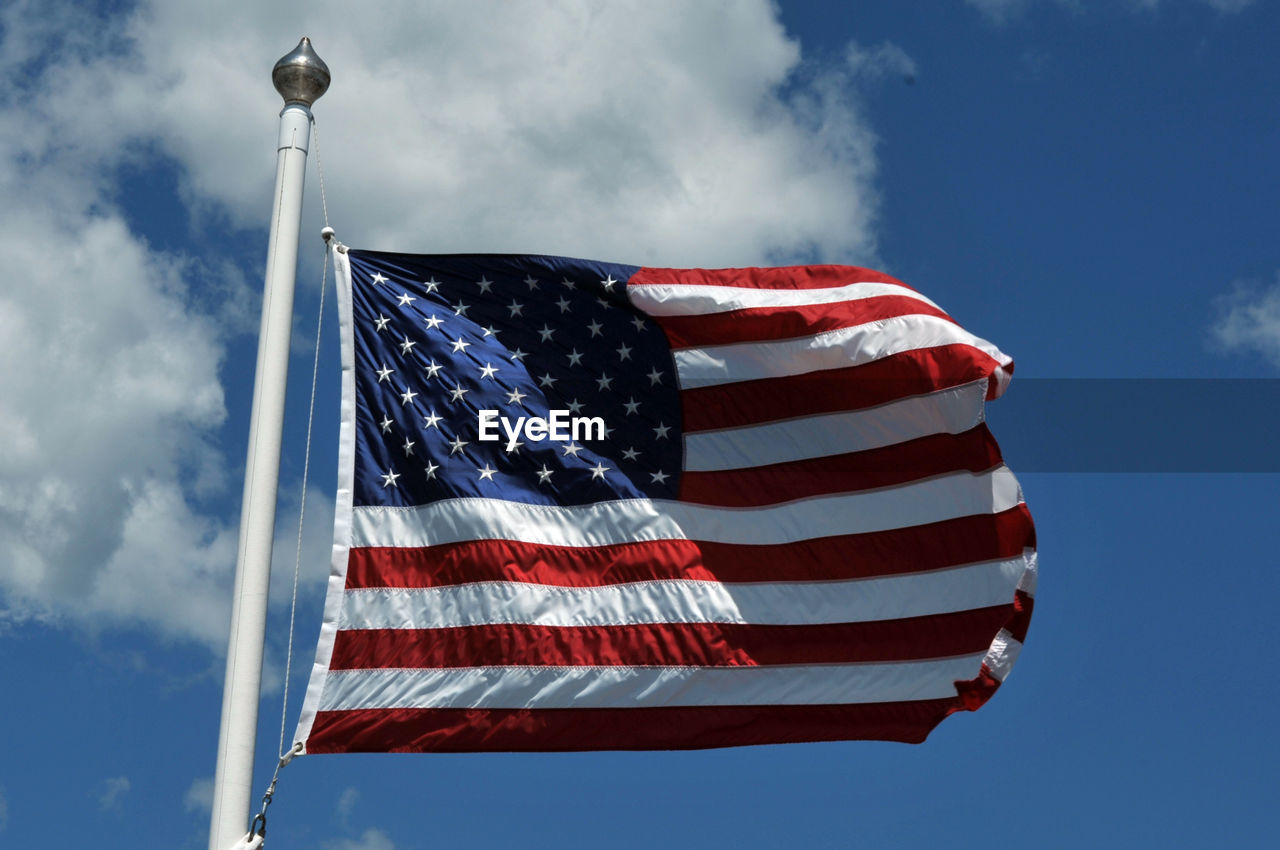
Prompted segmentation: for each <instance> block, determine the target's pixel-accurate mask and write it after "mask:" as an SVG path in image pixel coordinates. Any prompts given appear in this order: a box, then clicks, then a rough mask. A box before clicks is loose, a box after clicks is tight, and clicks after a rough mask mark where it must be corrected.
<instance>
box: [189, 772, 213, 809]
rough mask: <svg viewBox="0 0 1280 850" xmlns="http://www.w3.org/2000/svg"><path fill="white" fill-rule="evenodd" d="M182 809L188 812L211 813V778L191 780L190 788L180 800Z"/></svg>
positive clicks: (204, 777)
mask: <svg viewBox="0 0 1280 850" xmlns="http://www.w3.org/2000/svg"><path fill="white" fill-rule="evenodd" d="M182 807H183V808H184V809H186V810H187V811H188V812H204V813H205V814H208V813H209V812H211V811H213V777H212V776H203V777H200V778H198V779H195V780H192V782H191V786H190V787H189V788H187V793H186V795H185V796H184V797H183V798H182Z"/></svg>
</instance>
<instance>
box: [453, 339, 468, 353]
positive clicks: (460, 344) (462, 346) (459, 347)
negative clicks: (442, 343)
mask: <svg viewBox="0 0 1280 850" xmlns="http://www.w3.org/2000/svg"><path fill="white" fill-rule="evenodd" d="M450 345H452V346H453V352H454V353H455V354H457V353H458V352H459V351H466V350H467V346H469V345H471V343H469V342H467V341H466V340H465V339H463V338H462V337H458V339H457V341H456V342H452V343H450Z"/></svg>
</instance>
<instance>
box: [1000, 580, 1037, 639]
mask: <svg viewBox="0 0 1280 850" xmlns="http://www.w3.org/2000/svg"><path fill="white" fill-rule="evenodd" d="M1035 604H1036V601H1035V599H1033V598H1032V597H1031V595H1030V594H1028V593H1027V592H1026V591H1024V590H1019V591H1018V592H1017V593H1015V594H1014V595H1013V616H1012V617H1010V618H1009V621H1008V622H1007V623H1005V624H1004V627H1005V628H1006V629H1008V630H1009V634H1011V635H1013V639H1014V640H1016V641H1018V642H1019V643H1024V642H1025V641H1026V639H1027V628H1028V627H1029V626H1030V625H1031V612H1032V610H1033V609H1034V608H1035Z"/></svg>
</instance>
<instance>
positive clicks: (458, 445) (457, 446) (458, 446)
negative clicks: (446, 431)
mask: <svg viewBox="0 0 1280 850" xmlns="http://www.w3.org/2000/svg"><path fill="white" fill-rule="evenodd" d="M466 444H467V441H466V440H464V439H462V438H461V437H457V438H455V439H453V440H451V441H450V442H449V454H451V455H456V454H457V453H458V452H460V451H462V447H463V446H465V445H466Z"/></svg>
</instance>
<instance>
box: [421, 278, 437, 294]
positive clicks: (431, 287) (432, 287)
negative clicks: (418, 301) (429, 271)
mask: <svg viewBox="0 0 1280 850" xmlns="http://www.w3.org/2000/svg"><path fill="white" fill-rule="evenodd" d="M422 285H423V286H425V287H426V288H427V292H435V291H436V290H437V289H439V288H440V281H438V280H436V279H435V278H434V277H433V278H431V279H430V280H425V281H423V282H422Z"/></svg>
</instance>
